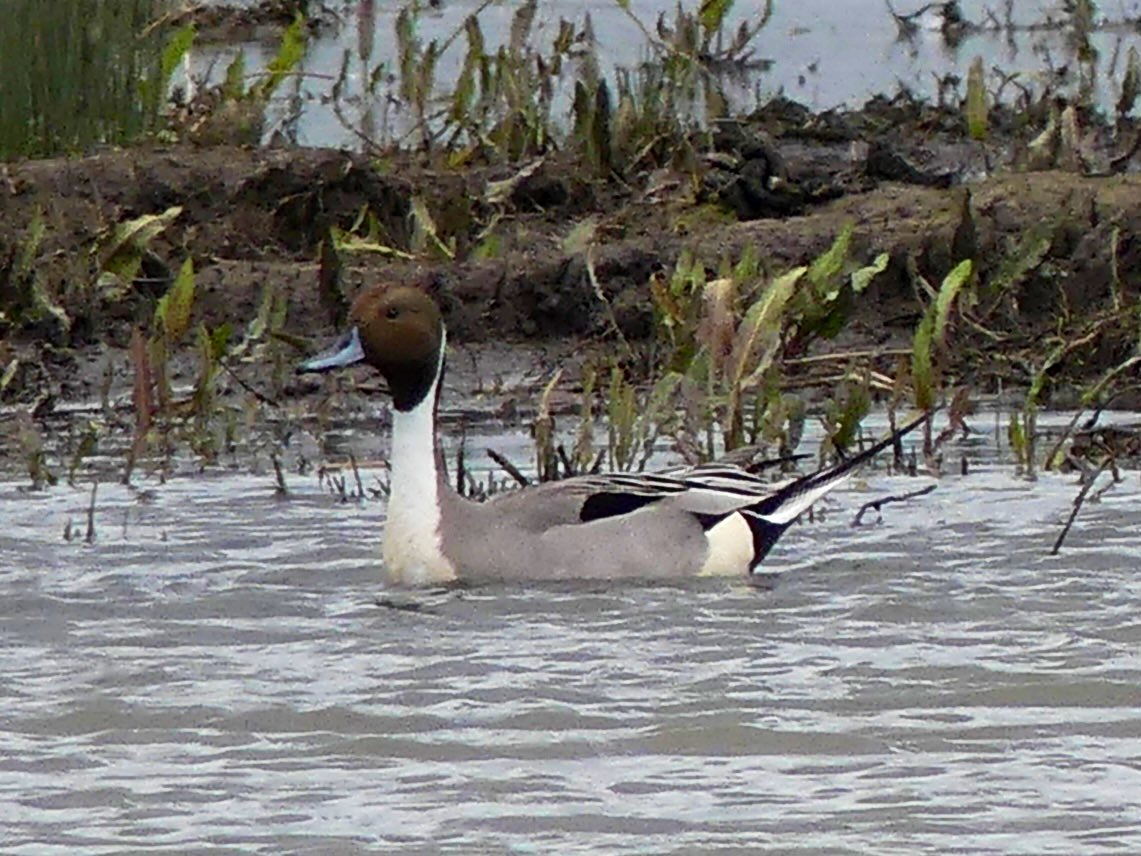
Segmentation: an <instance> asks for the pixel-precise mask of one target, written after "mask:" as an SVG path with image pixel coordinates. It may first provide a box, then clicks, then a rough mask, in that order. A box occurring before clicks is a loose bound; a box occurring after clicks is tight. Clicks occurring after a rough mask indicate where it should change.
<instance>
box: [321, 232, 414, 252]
mask: <svg viewBox="0 0 1141 856" xmlns="http://www.w3.org/2000/svg"><path fill="white" fill-rule="evenodd" d="M329 234H330V235H331V236H332V238H333V246H334V247H335V248H336V250H337V251H338V252H344V253H377V254H378V255H382V256H392V257H393V258H397V259H414V258H416V256H414V255H413V254H412V253H406V252H405V251H404V250H398V249H397V248H396V247H390V246H388V245H387V244H381V243H379V242H377V241H374V240H371V239H369V238H362V237H360V236H359V235H354V234H353V233H352V232H346V231H345V230H344V229H341V228H338V227H337V226H331V227H329Z"/></svg>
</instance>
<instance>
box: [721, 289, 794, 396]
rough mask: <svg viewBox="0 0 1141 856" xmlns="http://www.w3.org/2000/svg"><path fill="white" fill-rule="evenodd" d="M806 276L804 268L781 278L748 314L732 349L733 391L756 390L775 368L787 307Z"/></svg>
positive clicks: (766, 291) (766, 290)
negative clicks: (773, 363)
mask: <svg viewBox="0 0 1141 856" xmlns="http://www.w3.org/2000/svg"><path fill="white" fill-rule="evenodd" d="M807 273H808V268H807V267H803V266H802V267H797V268H793V269H792V270H790V271H788V272H787V273H784V274H782V275H781V276H778V277H777V278H776V279H774V280H773V281H772V282H771V283H769V285H768V287H767V288H766V289H765V291H764V294H762V295H761V297H760V298H759V299H758V300H757V301H756V302H754V303H753V305H752V306H750V307H749V310H748V312H746V313H745V319H744V320H743V321H742V322H741V326H740V327H739V328H738V330H737V339H736V342H735V343H734V348H733V363H734V372H733V377H732V378H731V385H730V390H733V389H734V388H739V389H749V388H751V387H754V386H756V385H757V384H758V383H759V382H760V380H761V378H762V377H763V376H764V374H765V372H767V371H768V369H769V366H771V365H772V362H773V359H774V358H775V357H776V354H777V349H778V348H779V346H780V341H781V331H782V328H783V323H782V316H783V314H784V309H785V306H786V305H787V304H788V301H789V299H790V298H791V297H792V294H793V292H794V291H795V290H796V285H797V283H798V282H800V279H801V277H803V276H805V275H806V274H807ZM747 372H748V374H747V375H746V373H747Z"/></svg>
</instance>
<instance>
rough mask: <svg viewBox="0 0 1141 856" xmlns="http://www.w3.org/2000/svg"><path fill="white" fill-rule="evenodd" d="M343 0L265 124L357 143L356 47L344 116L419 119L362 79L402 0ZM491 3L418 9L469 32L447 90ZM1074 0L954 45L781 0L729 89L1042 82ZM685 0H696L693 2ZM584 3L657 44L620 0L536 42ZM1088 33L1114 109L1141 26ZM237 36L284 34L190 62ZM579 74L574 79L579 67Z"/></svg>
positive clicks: (875, 89)
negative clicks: (336, 85) (979, 72)
mask: <svg viewBox="0 0 1141 856" xmlns="http://www.w3.org/2000/svg"><path fill="white" fill-rule="evenodd" d="M333 5H334V8H336V9H337V10H338V12H339V14H340V16H341V20H342V21H343V25H342V26H340V27H337V28H330V29H328V30H327V31H326V32H325V33H323V34H322V35H320V36H319V37H318V38H315V39H313V40H311V41H310V44H309V49H308V53H307V56H306V58H305V60H304V62H303V64H302V65H303V71H304V72H306V73H307V74H308V75H309V76H307V77H303V78H300V79H299V81H298V82H299V87H298V89H297V90H296V92H291V93H289V97H288V98H283V99H282V102H281V104H280V105H279V107H280V109H279V110H278V111H276V112H275V114H274V117H271V118H273V119H274V121H271V122H270V123H269V125H270V127H269V128H268V129H267V132H266V133H267V135H270V134H272V133H273V131H274V128H275V127H278V126H280V123H281V121H282V120H283V117H284V116H285V115H286V114H288V113H290V112H291V111H292V110H293V109H295V108H297V107H299V108H300V113H299V117H298V121H297V122H296V125H295V130H296V135H297V139H298V140H299V141H300V142H301V143H302V144H304V145H332V146H349V147H356V146H358V145H359V139H358V137H357V136H356V134H355V133H354V132H353V131H351V130H348V129H346V127H345V125H344V123H343V122H342V120H341V119H339V118H338V117H337V116H336V113H335V111H334V109H333V104H332V101H331V99H330V98H329V95H330V91H331V88H332V80H333V79H335V78H336V77H337V76H338V74H339V72H340V69H341V64H342V59H343V57H344V56H345V54H346V52H348V54H349V59H350V62H349V65H348V66H347V72H348V78H347V81H346V85H345V88H344V97H343V103H342V113H343V116H344V119H345V120H346V121H347V122H348V123H349V124H350V125H351V126H352V127H353V128H355V129H356V130H357V131H360V130H361V129H362V128H363V129H364V130H365V131H366V133H367V134H368V135H369V136H370V137H375V136H377V135H383V133H384V132H385V131H388V132H390V133H393V134H395V135H400V134H402V133H404V132H406V131H407V130H408V129H409V128H410V127H411V122H412V119H411V117H409V116H407V115H404V114H402V113H401V112H400V111H399V110H397V109H394V108H391V107H386V106H385V104H384V103H383V102H384V99H383V98H381V97H370V96H367V95H365V92H366V85H365V82H366V81H367V80H368V79H370V77H372V74H373V70H374V69H375V68H376V67H377V66H378V65H379V64H384V66H385V68H386V69H387V70H388V71H390V72H391V71H394V70H397V69H398V65H399V63H398V62H397V60H396V55H397V50H396V42H395V38H394V35H393V33H394V25H395V21H396V16H397V15H398V14H399V12H400V10H401V8H402V7H403V5H404V4H403V3H401V2H399V1H398V0H391V2H372V0H357V2H342V3H339V4H333ZM422 5H425V4H422ZM481 5H482V3H481V0H445V2H444V3H442V4H440V7H439V8H438V9H435V10H430V9H425V11H424V13H423V15H422V17H421V19H420V24H419V27H418V31H417V32H418V35H419V37H420V39H421V40H422V41H423V42H424V43H425V44H426V43H427V42H428V41H430V40H432V39H435V40H437V41H438V42H440V43H444V42H445V41H447V40H448V39H449V38H450V37H452V36H453V35H454V34H458V38H456V39H455V40H454V43H453V45H452V47H451V49H449V50H448V51H446V52H445V53H444V55H443V56H442V57H441V58H440V60H439V63H438V65H437V69H436V79H437V83H438V87H437V88H438V90H440V91H443V92H450V91H451V88H452V82H453V81H454V80H455V79H456V77H457V76H458V74H459V72H460V69H461V68H462V64H463V58H464V52H465V51H466V41H465V39H464V36H463V25H464V21H465V19H466V18H467V17H468V16H469V15H472V14H474V13H476V12H479V20H480V23H481V26H482V28H483V30H484V34H485V37H486V39H487V42H488V50H494V49H495V47H496V46H498V45H499V44H500V43H501V42H502V41H503V40H504V39H505V38H506V37H507V34H508V32H509V30H510V26H511V19H512V16H513V14H514V12H515V9H516V8H517V5H518V4H513V3H507V4H501V3H493V4H491V5H490V6H488V7H487V8H486V9H483V10H482V11H481V10H480V7H481ZM892 5H893V6H894V7H895V9H896V11H897V12H899V13H901V14H907V13H910V12H913V11H915V10H917V9H920V8H922V7H923V6H924V5H926V3H925V2H920V0H915V2H910V3H909V2H903V0H897V2H895V3H893V4H892ZM1064 5H1065V4H1063V3H1062V2H1054V0H1043V2H1040V3H1015V4H1014V13H1013V16H1012V18H1013V22H1014V24H1015V26H1016V29H1014V30H1013V31H1005V30H1001V29H996V28H995V27H994V25H993V23H992V21H991V19H990V18H988V13H990V12H993V13H994V14H995V15H996V16H997V21H998V22H1002V21H1003V20H1004V18H1003V15H1004V13H1003V6H1004V4H1003V3H1002V2H992V0H961V2H960V7H961V9H962V12H963V15H964V17H965V18H966V20H968V21H970V22H972V23H975V24H979V25H982V26H983V29H982V30H979V31H975V32H972V33H970V34H969V35H967V36H966V37H965V38H964V39H963V40H962V41H961V42H960V43H959V44H957V45H954V46H952V45H948V44H947V42H946V40H945V39H944V38H943V36H942V34H941V32H940V31H939V29H938V27H939V20H938V19H936V18H935V17H932V16H929V18H930V19H929V20H928V19H923V21H922V24H923V25H922V26H920V28H919V29H918V31H917V32H916V33H915V35H914V37H913V38H911V39H907V40H901V39H900V38H899V29H898V27H897V26H896V23H895V21H894V20H893V19H892V17H891V15H890V14H889V13H888V11H887V6H886V4H885V3H884V2H883V0H844V2H842V3H841V2H836V0H797V2H790V0H774V3H773V16H772V19H771V20H770V22H769V23H768V25H767V26H766V27H765V28H764V29H762V30H761V31H760V33H759V34H758V35H757V37H756V38H755V39H754V41H753V42H752V43H751V45H752V47H753V48H754V58H757V59H766V60H771V63H772V64H771V67H770V68H769V69H768V70H766V71H764V72H761V73H757V74H753V75H749V76H746V77H745V78H744V79H741V80H738V81H736V82H732V81H728V82H726V86H727V95H728V97H729V98H730V99H731V101H732V102H733V106H734V107H735V108H737V109H744V110H748V109H750V108H751V107H752V106H753V104H754V103H755V102H756V100H757V97H758V96H759V97H760V99H761V100H762V101H763V100H766V99H767V98H769V97H771V96H773V95H777V94H784V95H787V96H788V97H790V98H793V99H795V100H797V101H800V102H802V103H804V104H806V105H807V106H809V107H810V108H812V109H814V110H825V109H831V108H836V107H844V106H847V107H857V106H859V105H862V104H863V103H864V102H865V101H867V100H868V99H869V98H872V97H873V96H876V95H880V94H894V93H895V92H896V91H897V90H898V89H899V87H900V86H901V85H902V86H906V87H908V88H909V89H911V90H912V91H913V92H915V93H916V94H918V95H920V96H925V97H928V98H934V97H935V95H936V93H937V92H938V81H939V79H941V78H943V77H945V76H947V75H955V76H958V77H959V78H961V80H964V81H965V80H966V76H967V70H968V68H969V66H970V64H971V62H972V60H973V59H974V58H975V57H976V56H977V57H981V58H982V59H983V65H984V67H985V68H986V69H987V70H988V72H989V71H990V70H991V69H994V68H998V69H1000V70H1001V71H1002V72H1003V73H1004V74H1005V75H1012V74H1014V75H1017V78H1016V79H1017V81H1018V83H1019V85H1024V86H1029V87H1031V88H1032V89H1035V88H1036V87H1038V86H1039V85H1040V80H1041V78H1042V76H1043V75H1045V74H1048V73H1049V72H1048V70H1049V69H1051V68H1054V69H1056V68H1060V67H1062V66H1069V68H1070V71H1071V72H1074V73H1075V74H1076V71H1075V69H1076V67H1077V62H1076V60H1075V57H1074V51H1073V46H1072V44H1071V43H1070V41H1069V39H1070V33H1069V30H1068V28H1066V27H1053V28H1042V27H1041V26H1040V25H1041V24H1043V22H1045V21H1047V20H1053V21H1055V22H1058V21H1066V20H1068V17H1067V14H1066V13H1065V11H1064V10H1063V6H1064ZM683 6H685V7H686V8H694V7H695V6H696V4H695V3H683ZM630 8H631V11H632V12H633V14H634V15H635V16H637V18H638V19H639V20H641V21H642V22H643V23H644V24H645V25H646V26H647V27H648V28H649V29H650V30H653V29H654V27H655V24H656V21H657V19H658V15H659V14H663V13H664V14H665V16H666V20H667V23H672V21H673V16H674V9H675V3H674V2H672V0H633V2H631V3H630ZM763 8H764V2H763V0H737V2H736V3H735V5H734V8H733V12H732V14H731V15H730V18H729V19H728V20H729V30H730V31H735V29H736V27H737V25H738V24H739V23H741V22H742V21H745V22H755V21H756V20H758V19H759V16H760V14H761V11H762V9H763ZM1097 8H1098V10H1099V12H1100V14H1101V16H1102V17H1101V19H1099V20H1102V21H1104V22H1110V23H1122V22H1127V21H1132V20H1136V19H1137V18H1138V16H1141V2H1138V1H1137V0H1118V2H1114V3H1100V4H1097ZM587 14H589V15H590V16H591V20H592V22H593V24H594V31H595V33H596V36H597V40H598V54H599V59H600V62H601V63H602V65H603V67H604V68H605V69H613V68H615V67H626V68H632V67H635V66H637V65H638V64H639V63H640V62H642V61H644V60H646V59H648V58H649V57H650V51H649V49H648V47H647V45H646V40H645V38H644V36H643V35H642V33H641V31H640V30H639V28H638V26H637V25H636V24H635V23H634V22H633V21H632V20H631V18H630V17H629V16H628V15H626V14H625V13H624V12H623V11H622V10H621V8H620V7H619V5H618V3H617V2H614V0H602V1H601V2H597V0H589V2H582V0H541V2H540V3H539V6H538V12H537V14H536V18H535V24H534V28H533V32H532V43H533V44H536V45H540V46H543V49H544V50H546V49H547V48H548V47H549V45H550V43H551V41H552V40H553V38H554V35H555V33H556V31H557V27H558V23H559V20H560V18H566V19H567V20H570V21H573V22H576V23H578V24H579V25H581V24H582V22H583V21H584V20H585V18H586V16H587ZM1091 44H1092V46H1093V48H1094V49H1095V51H1096V52H1097V54H1098V59H1097V62H1096V68H1097V77H1096V79H1095V80H1094V81H1093V94H1094V97H1095V99H1096V100H1097V101H1098V102H1099V103H1100V104H1101V105H1102V106H1103V107H1105V108H1107V109H1110V110H1112V108H1113V105H1114V104H1115V103H1116V100H1117V98H1118V95H1119V91H1120V90H1119V86H1120V81H1121V79H1122V76H1123V74H1124V63H1125V56H1126V54H1127V52H1128V50H1129V48H1130V47H1137V48H1138V49H1141V34H1139V33H1138V32H1137V29H1136V27H1133V26H1129V25H1128V24H1125V25H1123V26H1110V27H1106V28H1104V29H1101V30H1099V31H1097V32H1095V33H1094V34H1093V35H1092V36H1091ZM238 50H244V51H245V52H246V54H247V60H248V63H249V67H250V69H251V71H252V70H255V69H256V68H259V67H262V66H264V64H265V63H266V62H268V61H269V59H270V58H271V57H272V56H273V53H274V50H275V47H274V46H273V45H272V44H269V43H266V42H253V43H249V44H245V45H205V46H202V48H201V49H197V50H196V51H195V53H194V54H193V55H192V57H191V62H190V64H189V72H190V74H191V75H192V76H199V75H205V74H207V73H208V72H210V71H212V73H213V75H214V76H215V77H218V76H220V75H221V74H222V72H223V70H224V69H225V66H226V64H227V63H228V62H229V60H230V59H231V58H232V57H233V55H234V54H235V53H236V52H237V51H238ZM568 79H573V75H570V76H569V77H568ZM999 83H1000V81H999V78H998V77H997V76H994V77H992V78H991V79H990V80H989V82H988V86H989V87H990V88H991V89H992V90H997V89H998V88H999ZM962 91H963V87H960V93H961V92H962ZM1004 92H1005V94H1006V96H1007V97H1013V95H1014V94H1016V93H1015V90H1014V88H1013V87H1012V86H1010V85H1006V86H1005V89H1004ZM282 94H283V95H285V94H286V93H284V92H283V93H282ZM569 108H570V100H569V97H568V98H565V99H563V101H562V102H561V106H559V107H558V109H557V110H556V114H557V115H559V116H562V117H563V118H565V117H566V116H567V115H569Z"/></svg>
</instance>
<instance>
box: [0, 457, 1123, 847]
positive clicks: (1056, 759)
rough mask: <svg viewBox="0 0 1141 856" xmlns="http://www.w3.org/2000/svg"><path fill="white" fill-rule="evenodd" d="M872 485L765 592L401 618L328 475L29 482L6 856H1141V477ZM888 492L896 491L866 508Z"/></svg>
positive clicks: (6, 499) (5, 772)
mask: <svg viewBox="0 0 1141 856" xmlns="http://www.w3.org/2000/svg"><path fill="white" fill-rule="evenodd" d="M961 448H962V449H963V450H965V451H966V453H967V454H968V455H969V456H970V457H971V458H972V460H974V461H975V462H976V463H977V464H978V466H977V467H976V469H975V471H974V472H973V473H972V474H971V475H970V476H969V477H967V478H965V479H964V478H960V477H957V476H955V477H945V478H943V479H941V480H940V482H939V488H938V490H937V491H936V492H935V493H933V494H931V495H929V496H927V497H925V498H923V499H922V500H920V501H919V502H918V503H916V504H915V505H911V506H908V507H902V506H888V507H886V508H885V510H884V519H883V522H882V524H881V525H878V526H864V527H860V528H856V529H853V528H851V527H850V525H849V523H850V521H851V517H852V514H853V511H854V509H855V508H857V507H858V506H859V505H860V504H861V503H862V502H863V501H865V500H866V499H867V498H868V497H869V496H880V495H883V494H885V493H898V492H901V491H904V490H908V489H912V488H914V487H915V486H916V484H917V483H916V481H915V480H909V479H906V478H904V477H898V476H888V475H886V474H884V473H883V472H882V471H871V472H868V473H866V474H865V475H864V477H863V478H862V480H861V482H857V483H855V484H854V485H853V486H852V487H851V488H850V489H847V490H844V491H842V492H841V493H839V494H838V495H837V497H836V499H835V500H834V501H830V502H828V503H826V506H825V512H826V513H825V514H824V515H823V518H822V519H817V520H816V521H815V522H812V523H806V524H803V525H799V526H796V527H794V528H793V530H791V531H790V532H789V533H788V535H787V536H786V538H785V539H784V540H783V541H782V543H781V544H780V545H779V546H778V547H777V549H776V550H775V551H774V553H773V555H772V556H771V558H770V561H769V562H768V568H769V569H770V570H771V571H774V572H777V576H776V577H775V578H773V579H772V580H771V581H770V582H769V583H768V584H767V585H764V586H761V587H757V588H751V587H748V586H745V585H742V584H739V583H734V582H729V581H717V582H709V583H704V584H683V585H677V586H665V587H639V586H628V585H627V586H610V585H605V584H599V585H594V586H590V587H582V586H573V585H568V586H563V587H559V588H555V589H524V588H509V587H501V588H481V589H475V590H470V591H465V592H462V593H459V594H452V595H428V594H423V595H416V596H415V598H413V600H412V602H413V603H415V604H417V605H419V606H420V607H421V608H420V609H419V610H418V611H409V610H399V609H392V608H386V607H382V606H378V605H377V603H376V596H377V593H378V592H379V590H380V583H379V569H378V555H377V554H378V547H377V539H378V534H379V528H380V527H379V520H380V518H381V516H382V505H381V504H380V503H379V502H366V503H364V504H361V505H358V504H355V503H349V504H342V503H339V502H337V501H336V500H334V499H332V498H331V497H330V496H329V495H328V494H327V493H325V492H324V491H323V490H322V489H321V488H320V487H319V486H318V484H317V482H316V478H315V477H314V476H309V477H305V478H302V477H299V476H296V475H294V476H291V477H290V479H289V481H290V487H291V496H290V497H289V498H288V499H285V500H279V499H276V498H275V497H274V496H273V493H272V490H271V487H272V479H271V477H270V476H269V475H236V474H225V475H218V476H200V477H195V478H177V479H174V480H172V481H170V482H168V483H167V484H165V485H160V484H157V483H148V484H146V485H145V487H146V491H145V492H143V493H136V492H131V491H127V490H126V489H123V488H117V487H113V486H112V485H102V486H101V487H100V491H99V494H98V497H97V506H96V507H97V513H96V517H95V523H96V529H97V534H98V538H97V540H96V541H95V543H93V544H90V545H88V544H84V543H82V541H81V540H73V541H71V542H67V541H65V540H64V539H63V537H62V533H63V531H64V528H65V524H66V523H67V521H68V520H69V519H70V520H71V521H72V522H73V525H76V524H78V525H79V528H80V530H82V522H83V518H84V515H85V513H86V508H87V505H88V502H89V490H88V489H69V488H62V487H60V488H56V489H53V490H51V491H49V492H46V493H42V494H36V495H29V494H22V493H19V492H18V491H17V490H16V486H15V485H14V484H12V483H11V482H9V483H5V484H3V485H0V520H2V525H0V676H2V678H0V697H2V699H0V817H2V818H4V820H3V821H2V823H0V851H2V852H4V853H5V854H50V853H68V854H70V853H76V852H82V853H90V854H99V853H122V852H131V853H149V852H156V853H157V852H176V853H204V852H241V853H274V854H278V853H297V854H302V853H304V854H312V853H337V854H341V853H401V854H430V853H512V854H514V853H521V854H533V853H534V854H538V853H559V854H573V853H592V854H593V853H615V854H619V853H620V854H630V853H645V854H670V853H676V854H689V853H702V854H706V853H746V852H747V853H764V852H772V853H790V852H795V853H804V854H841V853H852V854H885V856H887V854H892V856H894V854H899V853H951V852H960V853H963V852H966V853H972V854H986V853H1026V854H1050V853H1057V854H1075V853H1089V854H1097V853H1106V854H1109V853H1121V854H1135V853H1138V852H1141V578H1139V576H1138V574H1137V567H1138V558H1139V555H1141V533H1139V532H1138V529H1137V526H1136V520H1137V511H1136V509H1137V507H1138V503H1139V502H1141V482H1139V479H1138V476H1137V474H1136V473H1132V474H1128V475H1127V477H1126V481H1125V483H1123V484H1121V485H1119V486H1117V487H1116V488H1115V489H1114V490H1112V491H1111V492H1109V493H1108V494H1106V496H1105V498H1104V499H1103V501H1102V502H1100V503H1098V504H1093V505H1087V506H1086V507H1085V508H1084V509H1083V511H1082V513H1081V516H1080V517H1079V520H1078V523H1077V525H1076V526H1075V528H1074V530H1073V531H1072V532H1071V533H1070V537H1069V540H1068V542H1067V546H1066V547H1065V549H1064V550H1063V553H1062V555H1061V556H1060V557H1057V558H1054V557H1050V556H1048V555H1047V553H1048V550H1049V546H1050V544H1051V543H1052V542H1053V539H1054V537H1055V536H1056V534H1057V532H1058V530H1059V528H1060V526H1061V524H1062V522H1063V521H1064V519H1065V516H1066V514H1067V512H1068V510H1069V507H1070V502H1071V500H1072V498H1073V496H1074V494H1075V493H1076V489H1075V487H1074V485H1073V483H1072V481H1073V480H1072V478H1069V477H1061V476H1047V477H1044V478H1042V479H1041V480H1040V481H1039V482H1038V483H1036V484H1033V485H1031V484H1027V483H1025V482H1023V481H1020V480H1018V479H1016V478H1014V476H1013V474H1012V472H1011V470H1010V469H1009V468H1008V467H1004V466H998V465H995V464H994V463H992V462H989V459H988V452H987V450H988V449H990V448H991V441H989V440H987V439H986V438H979V439H976V440H975V441H973V442H972V443H970V444H968V445H965V446H963V447H961ZM865 483H866V484H865Z"/></svg>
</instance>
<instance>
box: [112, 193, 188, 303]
mask: <svg viewBox="0 0 1141 856" xmlns="http://www.w3.org/2000/svg"><path fill="white" fill-rule="evenodd" d="M180 214H182V206H181V205H173V206H171V207H170V208H167V209H166V210H165V211H163V212H162V213H161V214H144V215H143V216H142V217H135V218H134V219H133V220H127V221H124V222H122V223H119V224H117V225H116V226H115V228H114V230H113V231H112V232H111V237H110V240H108V241H107V242H106V243H105V244H104V245H103V246H102V247H97V250H98V251H99V252H100V253H101V254H102V256H103V259H104V261H103V264H102V265H101V266H100V269H101V270H103V271H107V272H110V273H114V274H116V275H117V276H118V277H119V279H120V280H121V281H122V283H123V285H130V284H131V283H132V282H134V280H135V277H136V276H138V273H139V267H140V265H141V264H142V260H143V253H144V252H145V251H146V249H147V248H148V247H149V246H150V243H151V241H153V240H154V239H155V238H157V237H158V236H159V235H161V234H162V232H163V230H164V229H166V227H167V226H169V225H170V224H171V223H173V222H174V221H175V220H177V219H178V217H179V215H180Z"/></svg>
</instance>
